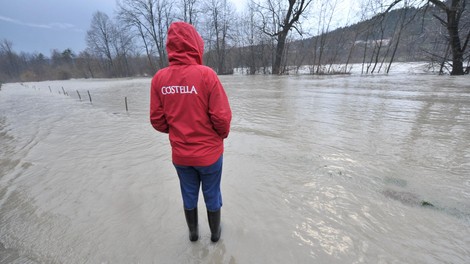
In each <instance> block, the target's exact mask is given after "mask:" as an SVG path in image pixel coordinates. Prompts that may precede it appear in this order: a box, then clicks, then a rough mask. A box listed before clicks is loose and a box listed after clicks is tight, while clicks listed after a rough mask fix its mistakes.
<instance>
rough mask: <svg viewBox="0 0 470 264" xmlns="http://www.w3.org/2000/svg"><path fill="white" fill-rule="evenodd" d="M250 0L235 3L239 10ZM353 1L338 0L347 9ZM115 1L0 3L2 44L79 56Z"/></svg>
mask: <svg viewBox="0 0 470 264" xmlns="http://www.w3.org/2000/svg"><path fill="white" fill-rule="evenodd" d="M245 2H247V0H232V3H235V5H236V7H237V9H238V10H241V9H243V6H244V5H245ZM350 2H351V1H349V0H348V1H339V3H340V8H342V9H346V10H347V9H348V7H349V4H348V3H350ZM115 9H116V0H0V41H3V40H4V39H7V40H8V41H10V42H12V43H13V50H14V51H15V52H17V53H19V52H22V51H24V52H28V53H34V52H41V53H43V54H44V55H46V56H50V55H51V51H52V50H53V49H57V50H59V51H63V50H65V49H67V48H70V49H72V51H73V52H75V53H79V52H80V51H83V50H85V48H86V41H85V37H86V32H87V30H88V29H89V28H90V22H91V18H92V16H93V13H94V12H96V11H101V12H104V13H106V14H107V15H108V16H109V17H114V11H115Z"/></svg>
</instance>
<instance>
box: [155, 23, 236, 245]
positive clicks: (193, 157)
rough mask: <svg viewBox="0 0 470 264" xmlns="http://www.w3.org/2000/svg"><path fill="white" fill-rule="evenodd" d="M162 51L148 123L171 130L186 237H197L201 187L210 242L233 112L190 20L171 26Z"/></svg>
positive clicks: (215, 235) (216, 234)
mask: <svg viewBox="0 0 470 264" xmlns="http://www.w3.org/2000/svg"><path fill="white" fill-rule="evenodd" d="M166 50H167V52H168V60H169V66H168V67H166V68H164V69H161V70H159V71H158V72H157V73H156V74H155V76H154V77H153V79H152V83H151V89H150V90H151V92H150V123H151V124H152V126H153V127H154V128H155V129H156V130H157V131H160V132H162V133H168V134H169V140H170V144H171V149H172V161H173V164H174V166H175V168H176V172H177V174H178V177H179V181H180V187H181V194H182V197H183V206H184V213H185V218H186V223H187V225H188V228H189V240H190V241H197V240H198V238H199V230H198V211H197V204H198V198H199V189H200V188H201V185H202V192H203V196H204V202H205V205H206V209H207V216H208V221H209V227H210V231H211V240H212V241H213V242H217V241H218V240H219V238H220V233H221V228H220V211H221V207H222V194H221V191H220V181H221V176H222V163H223V152H224V139H225V138H227V136H228V134H229V132H230V122H231V119H232V112H231V109H230V105H229V101H228V98H227V95H226V93H225V91H224V88H223V86H222V84H221V83H220V80H219V78H218V77H217V74H216V73H215V72H214V71H213V70H212V69H211V68H209V67H207V66H203V65H202V56H203V52H204V42H203V40H202V38H201V36H200V35H199V33H198V32H197V31H196V29H195V28H194V27H193V26H192V25H191V24H188V23H185V22H174V23H172V24H171V25H170V28H169V30H168V36H167V42H166Z"/></svg>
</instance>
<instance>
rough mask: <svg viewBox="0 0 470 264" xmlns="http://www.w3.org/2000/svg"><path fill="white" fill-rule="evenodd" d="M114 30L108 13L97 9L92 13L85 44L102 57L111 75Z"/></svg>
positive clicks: (112, 68)
mask: <svg viewBox="0 0 470 264" xmlns="http://www.w3.org/2000/svg"><path fill="white" fill-rule="evenodd" d="M115 32H116V30H115V28H114V25H113V24H112V21H111V20H110V19H109V17H108V15H106V14H105V13H103V12H99V11H98V12H96V13H94V14H93V18H92V20H91V25H90V30H88V31H87V44H88V47H89V48H90V50H92V51H93V52H94V53H95V54H96V55H98V56H102V57H104V59H105V65H106V68H107V69H108V70H109V71H110V72H111V74H112V75H114V59H113V54H112V50H111V49H112V43H113V41H114V39H113V38H114V37H115Z"/></svg>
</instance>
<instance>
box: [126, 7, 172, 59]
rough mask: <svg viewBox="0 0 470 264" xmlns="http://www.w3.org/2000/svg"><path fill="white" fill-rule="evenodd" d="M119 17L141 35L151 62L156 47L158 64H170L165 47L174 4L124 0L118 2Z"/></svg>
mask: <svg viewBox="0 0 470 264" xmlns="http://www.w3.org/2000/svg"><path fill="white" fill-rule="evenodd" d="M118 9H119V11H118V14H119V18H120V19H121V20H122V21H123V22H125V23H126V24H127V25H128V26H129V27H132V28H134V29H136V30H137V32H138V34H139V35H140V37H141V39H142V41H143V43H144V46H145V49H146V52H147V56H148V58H149V62H150V64H152V62H151V56H152V52H153V51H154V49H155V50H156V53H157V62H158V63H157V64H158V67H159V68H163V67H165V66H166V65H167V64H168V61H167V54H166V49H165V41H166V33H167V31H168V27H169V26H170V23H171V22H172V20H173V17H174V14H173V13H172V5H171V3H170V2H169V1H168V0H122V2H118Z"/></svg>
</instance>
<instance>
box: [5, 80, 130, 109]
mask: <svg viewBox="0 0 470 264" xmlns="http://www.w3.org/2000/svg"><path fill="white" fill-rule="evenodd" d="M21 85H22V86H23V87H26V88H32V89H34V90H37V91H40V90H41V88H40V87H36V86H35V85H32V86H30V85H27V84H23V83H21ZM48 89H49V92H50V93H51V94H55V92H54V91H57V94H59V95H64V96H68V97H72V96H71V95H70V94H69V92H68V90H67V89H66V88H64V87H63V86H60V87H57V88H56V87H51V86H50V85H48ZM0 90H1V86H0ZM75 92H76V93H77V98H76V99H78V100H79V101H80V102H89V103H90V104H91V105H93V99H92V95H91V93H90V90H86V95H88V98H87V99H88V100H86V99H85V98H84V97H82V94H81V93H80V91H79V90H75ZM82 93H84V92H83V91H82ZM86 95H85V96H86ZM72 98H73V97H72ZM122 101H123V103H122V105H123V108H122V109H124V110H125V111H126V113H127V114H129V100H128V96H124V97H123V98H122Z"/></svg>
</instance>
